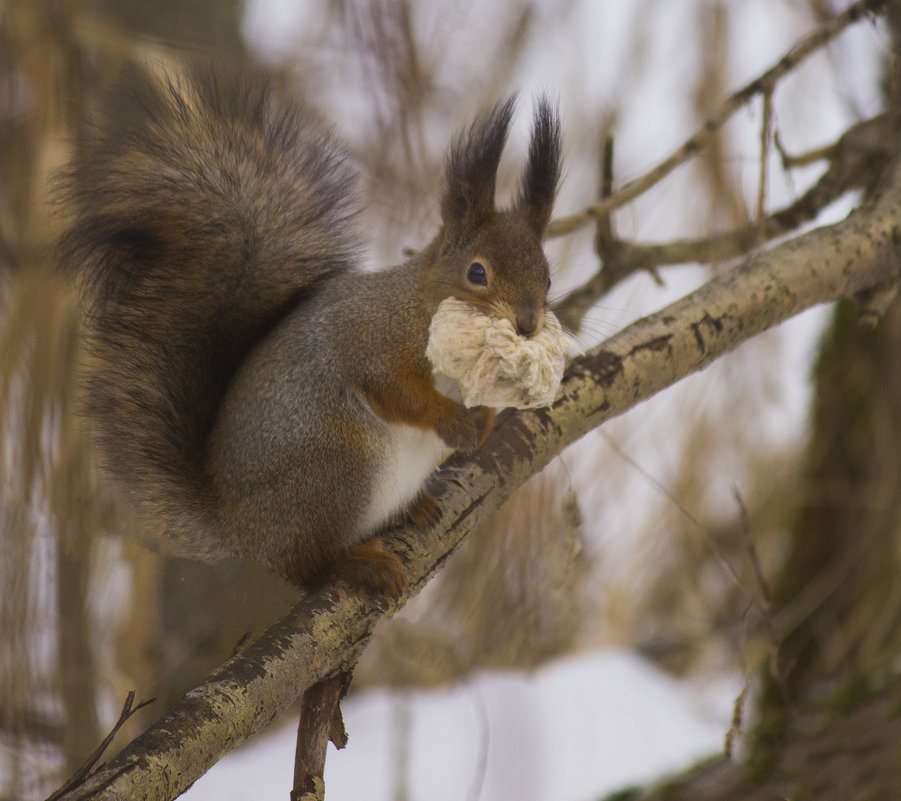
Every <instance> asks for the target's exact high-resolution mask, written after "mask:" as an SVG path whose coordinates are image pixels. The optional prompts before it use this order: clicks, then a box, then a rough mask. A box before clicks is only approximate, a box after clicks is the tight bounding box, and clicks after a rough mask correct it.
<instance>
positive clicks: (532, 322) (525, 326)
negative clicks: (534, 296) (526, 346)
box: [516, 310, 538, 337]
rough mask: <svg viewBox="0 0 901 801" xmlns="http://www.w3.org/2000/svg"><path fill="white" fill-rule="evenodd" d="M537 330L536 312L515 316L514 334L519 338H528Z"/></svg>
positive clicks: (521, 313)
mask: <svg viewBox="0 0 901 801" xmlns="http://www.w3.org/2000/svg"><path fill="white" fill-rule="evenodd" d="M537 330H538V312H537V311H534V310H532V311H527V312H520V313H519V314H517V315H516V333H517V334H519V335H520V336H521V337H530V336H532V334H534V333H535V332H536V331H537Z"/></svg>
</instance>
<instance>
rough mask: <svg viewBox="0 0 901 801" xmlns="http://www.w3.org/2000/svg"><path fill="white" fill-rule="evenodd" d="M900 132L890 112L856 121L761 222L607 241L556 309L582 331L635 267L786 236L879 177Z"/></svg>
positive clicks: (738, 249)
mask: <svg viewBox="0 0 901 801" xmlns="http://www.w3.org/2000/svg"><path fill="white" fill-rule="evenodd" d="M897 135H898V121H897V119H896V118H895V116H894V115H893V114H890V113H884V114H879V115H878V116H876V117H873V118H872V119H869V120H864V121H863V122H859V123H857V124H856V125H853V126H852V127H851V128H849V129H848V130H847V131H846V132H845V133H844V134H842V136H841V137H839V139H838V140H837V141H836V142H835V143H833V144H831V145H828V146H827V147H823V148H820V149H818V150H816V151H814V152H815V153H817V154H823V155H824V156H825V157H827V158H829V166H828V168H827V169H826V172H824V173H823V175H821V176H820V178H819V179H818V180H817V182H816V183H815V184H814V185H813V186H812V187H811V188H810V189H808V190H807V191H806V192H805V193H804V194H803V195H802V196H801V197H799V198H798V199H797V200H796V201H795V202H794V203H791V204H790V205H788V206H786V207H785V208H783V209H779V210H778V211H775V212H772V213H771V214H769V215H767V216H765V217H764V218H763V220H762V221H761V223H756V222H754V223H750V224H748V225H745V226H742V227H741V228H736V229H734V230H732V231H724V232H722V233H719V234H712V235H710V236H707V237H700V238H697V239H684V240H676V241H674V242H668V243H664V244H635V243H632V242H628V241H626V240H612V241H605V242H604V252H603V254H601V255H602V258H603V261H604V265H603V268H602V269H601V270H599V271H598V272H597V273H596V274H595V275H594V276H592V277H591V278H590V279H589V280H588V281H587V282H586V283H585V284H584V285H583V286H582V287H579V288H578V289H576V290H574V291H573V292H571V293H570V294H568V295H567V296H566V297H565V298H563V299H562V300H561V301H559V302H558V303H557V304H556V307H555V312H556V313H557V315H558V316H559V317H560V320H561V322H562V323H563V324H564V325H565V326H567V327H568V328H569V329H570V330H573V331H578V330H579V328H580V326H581V323H582V319H583V317H584V316H585V314H586V313H587V312H588V311H589V309H591V307H592V306H593V305H594V304H595V303H596V302H597V301H598V299H599V298H600V297H602V296H603V295H604V294H605V293H606V292H608V291H609V290H610V289H611V288H612V287H613V286H615V285H616V284H617V283H619V282H620V281H621V280H623V279H624V278H626V277H628V276H629V275H631V274H632V273H634V272H637V271H639V270H650V271H653V270H654V269H655V268H657V267H663V266H666V265H672V264H685V263H692V262H695V263H699V264H710V263H713V262H719V261H726V260H727V259H732V258H735V257H737V256H741V255H743V254H745V253H748V252H749V251H751V250H753V249H754V248H755V247H758V246H759V245H760V244H761V240H762V239H764V240H767V241H768V240H771V239H775V238H777V237H780V236H784V235H785V234H787V233H789V232H791V231H793V230H795V229H796V228H798V227H799V226H801V225H803V224H804V223H806V222H810V221H812V220H813V219H815V218H816V216H817V215H818V214H819V213H820V212H821V211H822V210H823V209H824V208H826V206H828V205H829V204H830V203H832V202H833V201H835V200H837V199H838V198H840V197H841V196H842V195H844V194H845V193H846V192H850V191H852V190H855V189H863V188H866V187H868V186H870V185H871V184H872V183H873V182H874V181H877V180H879V178H880V177H881V176H882V175H883V174H884V172H885V169H886V167H887V165H888V163H889V161H890V160H891V158H892V156H893V154H894V148H895V137H896V136H897ZM805 163H806V159H805Z"/></svg>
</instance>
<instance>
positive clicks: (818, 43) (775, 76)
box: [546, 0, 889, 239]
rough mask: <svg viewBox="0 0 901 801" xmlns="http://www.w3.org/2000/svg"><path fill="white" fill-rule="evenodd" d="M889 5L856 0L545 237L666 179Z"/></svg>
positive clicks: (577, 225) (594, 217)
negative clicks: (650, 162)
mask: <svg viewBox="0 0 901 801" xmlns="http://www.w3.org/2000/svg"><path fill="white" fill-rule="evenodd" d="M888 3H889V0H858V2H856V3H853V4H852V5H850V6H848V8H846V9H845V10H844V11H843V12H842V13H841V14H839V15H837V16H836V17H833V18H832V19H831V20H829V21H828V22H826V23H825V24H823V25H822V26H820V27H819V28H817V29H816V30H815V31H812V32H811V33H809V34H807V35H806V36H804V37H803V38H802V39H800V40H799V41H798V42H797V43H795V45H794V46H793V47H792V48H791V49H790V50H789V51H788V52H787V53H786V54H785V55H784V56H782V58H780V59H779V61H777V62H776V63H775V64H774V65H773V66H772V67H770V68H769V69H768V70H767V71H766V72H764V73H763V74H762V75H759V76H758V77H757V78H755V79H754V80H753V81H751V82H750V83H747V84H746V85H745V86H743V87H742V88H741V89H739V90H738V91H737V92H734V93H733V94H732V95H730V96H729V97H728V98H727V99H726V100H725V102H724V103H723V104H722V105H721V106H720V108H719V110H718V111H717V112H716V113H715V114H714V115H713V116H712V117H710V118H709V119H708V120H707V121H706V122H705V123H704V124H703V125H702V126H701V128H700V129H699V130H698V131H697V132H696V133H694V134H693V135H692V136H690V137H689V138H688V139H686V140H685V142H683V143H682V144H681V145H680V146H679V147H678V148H676V150H675V151H673V152H672V153H671V154H670V155H669V156H668V157H667V158H665V159H664V160H663V161H661V162H660V163H659V164H658V165H657V166H656V167H653V168H652V169H650V170H649V171H648V172H646V173H645V174H644V175H642V176H641V177H639V178H636V179H635V180H633V181H629V182H628V183H627V184H624V185H623V186H622V188H620V189H619V190H618V191H616V192H614V193H613V194H612V195H611V196H610V197H608V198H606V199H604V200H601V201H600V202H599V203H597V204H596V205H594V206H592V207H590V208H588V209H585V210H584V211H581V212H579V213H577V214H573V215H570V216H568V217H560V218H558V219H556V220H554V221H553V222H552V223H551V224H550V226H548V230H547V234H546V236H547V238H548V239H553V238H554V237H558V236H564V235H565V234H569V233H572V232H573V231H576V230H578V229H579V228H582V227H583V226H584V225H587V224H589V223H591V222H594V221H595V220H598V219H600V218H601V217H603V216H604V215H607V214H610V212H612V211H613V210H614V209H617V208H619V207H620V206H624V205H625V204H626V203H628V202H629V201H631V200H634V199H635V198H636V197H638V196H639V195H642V194H644V193H645V192H647V191H648V189H650V188H651V187H652V186H654V185H655V184H657V183H659V182H660V181H661V180H663V179H664V178H666V176H667V175H669V174H670V173H671V172H672V171H673V170H675V169H676V167H678V166H679V165H680V164H682V163H683V162H685V161H687V160H688V159H689V158H691V157H692V156H694V155H695V154H696V153H698V152H700V151H701V150H703V149H704V147H705V146H706V145H707V142H708V141H709V140H710V137H711V135H712V134H714V133H715V132H716V131H717V130H719V129H720V128H721V127H722V126H723V124H724V123H726V122H727V121H728V120H729V119H730V118H731V117H732V115H733V114H735V112H736V111H738V110H739V109H740V108H742V107H743V106H745V105H746V104H747V103H748V102H749V101H750V100H751V99H752V98H754V97H756V96H757V95H758V94H761V93H772V91H773V90H774V88H775V87H776V84H777V83H779V81H780V80H781V79H782V78H784V77H785V76H786V75H787V74H788V73H789V72H791V71H792V70H793V69H794V68H795V67H797V66H798V65H799V64H800V63H801V62H802V61H804V60H805V59H806V58H807V57H808V56H810V55H811V54H812V53H814V52H816V51H817V50H819V49H820V48H821V47H823V46H824V45H826V44H828V43H829V42H831V41H832V40H833V39H834V38H835V37H836V36H838V34H840V33H841V32H842V31H843V30H844V29H845V28H847V27H848V26H849V25H852V24H853V23H855V22H857V21H858V20H860V19H863V18H864V17H865V16H867V15H868V14H877V13H882V12H883V11H884V8H885V6H887V5H888Z"/></svg>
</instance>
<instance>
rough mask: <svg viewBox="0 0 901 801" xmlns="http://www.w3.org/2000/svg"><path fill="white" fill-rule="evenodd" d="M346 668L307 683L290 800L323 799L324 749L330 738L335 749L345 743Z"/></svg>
mask: <svg viewBox="0 0 901 801" xmlns="http://www.w3.org/2000/svg"><path fill="white" fill-rule="evenodd" d="M350 678H351V673H350V672H349V671H345V672H342V673H339V674H337V675H336V676H330V677H329V678H327V679H322V680H321V681H318V682H316V683H315V684H314V685H313V686H312V687H309V688H308V689H307V690H306V691H305V692H304V694H303V699H302V700H301V704H300V706H301V710H300V722H299V724H298V726H297V747H296V750H295V753H294V788H293V789H292V790H291V801H322V799H323V798H324V796H325V781H324V778H323V776H324V773H325V752H326V748H327V747H328V743H329V740H331V741H332V742H333V743H334V744H335V747H336V748H338V749H341V748H344V746H345V745H347V733H346V732H345V731H344V721H343V719H342V717H341V707H340V701H341V699H342V698H343V697H344V694H345V693H346V692H347V688H348V686H349V685H350Z"/></svg>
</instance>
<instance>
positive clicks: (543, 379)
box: [426, 298, 571, 409]
mask: <svg viewBox="0 0 901 801" xmlns="http://www.w3.org/2000/svg"><path fill="white" fill-rule="evenodd" d="M570 347H571V346H570V339H569V337H568V336H567V335H566V334H565V333H564V332H563V329H562V328H561V326H560V322H559V321H558V320H557V318H556V317H555V316H554V314H553V313H552V312H550V311H546V312H545V313H544V323H543V325H542V326H541V330H540V331H539V332H538V333H537V334H535V335H534V336H532V337H529V338H526V337H521V336H519V335H518V334H517V333H516V330H515V329H514V327H513V323H512V322H510V320H508V319H507V318H505V317H495V316H493V315H489V314H485V313H484V312H482V311H479V310H478V309H477V308H476V307H475V306H473V305H472V304H470V303H466V302H465V301H462V300H457V299H456V298H447V299H445V300H443V301H442V302H441V304H440V305H439V306H438V310H437V311H436V312H435V316H434V317H433V318H432V323H431V325H430V326H429V344H428V347H427V348H426V356H427V357H428V359H429V361H430V362H431V363H432V369H433V370H434V371H435V372H436V373H441V374H443V375H446V376H448V377H449V378H452V379H454V380H455V381H456V382H457V383H458V385H459V387H460V393H461V395H462V397H463V405H464V406H494V407H497V408H504V407H507V406H513V407H515V408H517V409H528V408H531V407H534V406H546V405H548V404H549V403H551V402H552V401H553V400H554V397H555V395H556V394H557V388H558V387H559V386H560V380H561V378H562V377H563V367H564V363H565V361H566V354H567V352H568V351H569V350H570Z"/></svg>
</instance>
